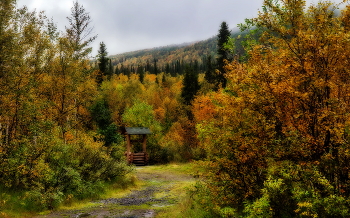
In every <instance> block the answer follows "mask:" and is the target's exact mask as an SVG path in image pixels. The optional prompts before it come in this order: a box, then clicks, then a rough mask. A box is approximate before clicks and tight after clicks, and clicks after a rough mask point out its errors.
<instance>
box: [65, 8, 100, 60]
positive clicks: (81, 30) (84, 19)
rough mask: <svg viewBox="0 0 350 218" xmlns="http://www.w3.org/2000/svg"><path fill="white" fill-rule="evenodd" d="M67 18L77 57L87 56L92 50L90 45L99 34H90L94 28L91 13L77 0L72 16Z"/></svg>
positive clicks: (70, 37) (69, 35)
mask: <svg viewBox="0 0 350 218" xmlns="http://www.w3.org/2000/svg"><path fill="white" fill-rule="evenodd" d="M67 19H68V22H69V27H66V32H67V35H68V38H69V40H70V43H71V45H72V47H73V48H74V52H75V58H76V59H80V58H86V57H87V55H89V54H90V53H91V51H92V48H91V47H89V45H90V44H91V43H92V42H93V41H94V40H95V39H96V38H97V35H94V36H90V35H91V34H92V32H93V29H94V27H92V26H91V18H90V15H89V13H88V12H86V11H85V8H84V7H83V6H82V5H80V4H79V3H78V1H75V2H73V7H72V8H71V16H70V17H67Z"/></svg>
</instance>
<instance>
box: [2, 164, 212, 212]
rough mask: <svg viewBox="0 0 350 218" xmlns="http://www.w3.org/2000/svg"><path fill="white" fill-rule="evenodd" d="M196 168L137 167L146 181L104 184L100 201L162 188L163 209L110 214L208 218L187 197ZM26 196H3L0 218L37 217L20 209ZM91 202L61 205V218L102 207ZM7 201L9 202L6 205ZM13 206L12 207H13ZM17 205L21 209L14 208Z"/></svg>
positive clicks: (150, 205)
mask: <svg viewBox="0 0 350 218" xmlns="http://www.w3.org/2000/svg"><path fill="white" fill-rule="evenodd" d="M197 169H198V168H197V167H196V165H195V164H192V163H171V164H166V165H154V166H146V167H138V168H137V169H136V170H137V172H136V173H137V175H138V176H140V177H144V178H146V179H145V180H137V178H136V176H135V175H134V174H130V175H128V176H127V178H126V179H124V180H123V181H117V182H114V183H111V184H107V183H106V184H105V193H104V194H102V195H100V197H99V199H108V198H121V197H125V196H127V195H128V194H130V193H131V192H132V191H133V190H140V189H143V188H146V187H148V186H155V187H157V186H162V187H166V188H161V189H160V190H159V191H157V192H155V193H154V197H155V198H156V199H165V202H166V203H164V204H163V203H162V204H160V205H157V204H153V203H146V204H142V205H134V206H122V205H111V206H110V207H108V209H107V210H112V211H116V212H117V211H123V210H145V209H153V210H155V211H157V217H174V218H176V217H206V213H205V211H203V210H202V209H201V208H200V207H198V205H196V203H195V202H194V201H193V200H192V198H191V197H190V196H189V194H188V191H187V190H188V189H191V187H193V185H194V184H195V182H196V180H195V179H194V178H193V177H194V176H195V175H196V174H198V171H197ZM21 195H22V196H23V193H7V195H6V196H7V198H6V199H1V196H5V195H4V194H1V193H0V218H21V217H32V216H34V215H36V214H35V213H34V212H33V213H31V212H27V211H26V210H23V209H21V205H18V204H20V202H19V199H20V196H21ZM9 198H10V199H9ZM92 200H96V199H85V200H77V199H74V198H72V199H70V200H69V201H66V202H65V203H64V204H63V205H61V206H60V207H59V208H58V209H57V210H58V211H61V212H62V214H64V213H65V211H67V213H68V214H69V211H72V210H81V211H90V210H94V208H96V207H99V206H100V204H99V203H92ZM4 201H6V202H7V203H6V202H5V203H4ZM11 205H12V206H11ZM13 205H18V206H13ZM50 212H51V211H43V212H41V213H40V214H39V215H47V214H49V213H50Z"/></svg>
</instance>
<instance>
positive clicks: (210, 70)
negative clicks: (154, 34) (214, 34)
mask: <svg viewBox="0 0 350 218" xmlns="http://www.w3.org/2000/svg"><path fill="white" fill-rule="evenodd" d="M212 59H213V58H212V56H211V55H208V57H207V58H206V68H207V70H206V71H205V75H204V78H205V80H207V82H208V83H211V84H214V83H215V68H214V63H213V60H212Z"/></svg>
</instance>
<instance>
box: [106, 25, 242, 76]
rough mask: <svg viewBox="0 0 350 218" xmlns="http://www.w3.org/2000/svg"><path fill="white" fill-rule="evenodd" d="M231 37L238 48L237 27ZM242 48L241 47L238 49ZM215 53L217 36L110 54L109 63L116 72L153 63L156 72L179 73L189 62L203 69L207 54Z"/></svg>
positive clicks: (147, 66)
mask: <svg viewBox="0 0 350 218" xmlns="http://www.w3.org/2000/svg"><path fill="white" fill-rule="evenodd" d="M231 33H232V35H231V36H232V37H233V38H236V44H237V45H236V47H237V48H240V47H241V45H240V41H241V40H240V39H239V38H240V37H238V36H239V35H241V34H246V33H242V32H240V31H239V30H238V29H237V28H235V29H233V30H232V31H231ZM238 50H242V49H238ZM216 53H217V36H213V37H211V38H209V39H206V40H202V41H197V42H188V43H182V44H176V45H167V46H162V47H156V48H150V49H143V50H138V51H131V52H126V53H122V54H116V55H111V56H110V59H111V64H112V66H113V69H114V71H115V72H116V73H124V74H130V73H136V72H137V69H138V68H139V67H142V68H143V70H144V71H150V72H152V68H153V71H154V65H156V66H157V68H158V69H157V70H158V72H166V73H179V74H181V66H184V65H186V64H191V63H195V62H196V63H197V64H198V66H199V69H200V71H205V62H206V59H207V58H208V56H211V57H212V59H213V60H215V58H216Z"/></svg>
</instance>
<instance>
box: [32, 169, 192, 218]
mask: <svg viewBox="0 0 350 218" xmlns="http://www.w3.org/2000/svg"><path fill="white" fill-rule="evenodd" d="M187 166H189V165H185V167H184V165H177V164H171V165H162V166H145V167H137V168H136V174H135V175H136V177H137V179H138V180H139V181H140V185H139V186H137V188H136V189H132V190H130V191H128V192H126V193H125V194H123V196H118V195H116V196H117V197H111V198H106V199H101V200H97V201H93V202H90V203H89V204H87V206H84V207H82V208H79V209H61V210H58V211H55V212H51V213H49V214H46V215H40V216H35V218H59V217H62V218H63V217H65V218H73V217H74V218H80V217H87V218H89V217H95V218H121V217H124V218H139V217H156V216H158V215H161V216H163V217H166V213H167V210H168V209H170V210H174V207H177V205H179V203H180V201H181V200H182V199H183V198H184V197H185V196H186V187H190V186H191V185H193V184H194V182H195V179H194V177H193V175H191V174H190V172H191V170H190V169H189V168H188V167H187Z"/></svg>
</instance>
